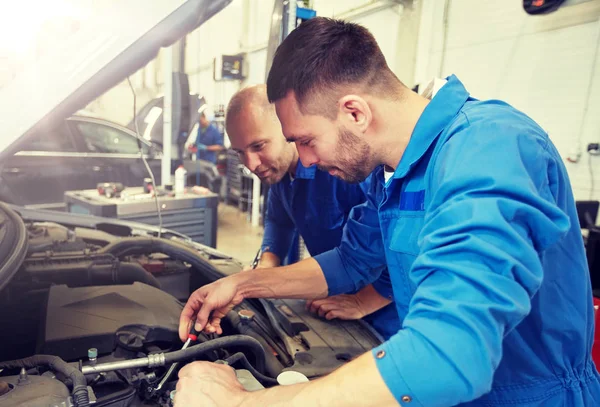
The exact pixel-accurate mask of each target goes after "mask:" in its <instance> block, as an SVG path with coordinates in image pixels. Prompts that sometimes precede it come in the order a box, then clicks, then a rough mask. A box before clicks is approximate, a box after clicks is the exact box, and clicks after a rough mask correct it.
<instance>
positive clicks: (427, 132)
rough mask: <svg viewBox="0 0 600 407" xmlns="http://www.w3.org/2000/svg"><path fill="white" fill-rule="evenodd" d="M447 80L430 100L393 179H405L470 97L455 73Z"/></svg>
mask: <svg viewBox="0 0 600 407" xmlns="http://www.w3.org/2000/svg"><path fill="white" fill-rule="evenodd" d="M446 79H447V80H448V82H447V83H446V84H445V85H444V86H442V88H441V89H440V90H439V91H438V93H437V94H436V95H435V97H434V98H433V99H432V100H431V102H429V104H428V105H427V107H426V108H425V110H424V111H423V113H422V114H421V117H420V118H419V120H418V121H417V125H416V126H415V128H414V130H413V132H412V135H411V137H410V141H409V142H408V146H406V150H405V151H404V154H402V158H401V159H400V163H399V164H398V167H396V170H395V171H394V175H393V178H403V177H405V176H406V174H408V172H409V171H410V169H411V168H412V167H413V166H414V165H415V164H416V163H417V162H418V161H419V160H420V159H421V157H423V155H424V154H425V153H426V152H427V150H428V149H429V146H430V145H431V144H432V143H433V141H434V140H435V139H436V138H437V136H438V135H439V134H440V133H441V132H442V131H443V130H444V128H445V127H446V126H447V125H448V123H450V121H451V120H452V118H454V116H456V114H457V113H458V112H459V111H460V109H461V108H462V107H463V105H464V104H465V102H466V101H467V100H468V99H469V92H467V90H466V89H465V87H464V85H463V84H462V82H461V81H460V80H459V79H458V78H457V77H456V76H455V75H451V76H449V77H448V78H446Z"/></svg>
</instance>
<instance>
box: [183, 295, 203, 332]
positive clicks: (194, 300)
mask: <svg viewBox="0 0 600 407" xmlns="http://www.w3.org/2000/svg"><path fill="white" fill-rule="evenodd" d="M201 297H202V293H200V292H198V291H196V292H194V293H192V295H191V296H190V298H189V299H188V301H187V303H186V304H185V307H183V311H181V316H180V317H179V339H181V340H182V341H183V342H185V340H186V339H187V336H188V333H189V332H190V328H191V327H192V325H191V322H192V320H193V319H194V316H195V315H196V313H197V312H198V310H199V309H200V308H201V307H202V299H201Z"/></svg>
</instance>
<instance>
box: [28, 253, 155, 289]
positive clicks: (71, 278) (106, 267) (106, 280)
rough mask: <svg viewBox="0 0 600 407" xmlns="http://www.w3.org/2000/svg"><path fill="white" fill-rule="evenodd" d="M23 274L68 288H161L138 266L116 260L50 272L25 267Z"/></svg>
mask: <svg viewBox="0 0 600 407" xmlns="http://www.w3.org/2000/svg"><path fill="white" fill-rule="evenodd" d="M57 267H58V268H57ZM25 272H26V273H28V274H31V275H35V277H36V279H37V280H41V281H51V282H53V283H54V284H67V285H68V286H69V287H81V286H91V285H114V284H133V283H135V282H136V281H139V282H141V283H144V284H148V285H151V286H152V287H156V288H161V286H160V282H159V281H158V280H157V279H156V277H154V276H153V275H152V274H150V273H149V272H147V271H146V269H144V268H143V267H142V266H141V265H140V264H137V263H127V262H120V261H118V260H116V259H115V260H114V261H112V262H110V263H104V264H97V263H94V262H93V261H92V262H90V261H80V262H73V263H72V264H65V265H61V266H54V267H52V269H51V270H44V269H31V268H27V267H25Z"/></svg>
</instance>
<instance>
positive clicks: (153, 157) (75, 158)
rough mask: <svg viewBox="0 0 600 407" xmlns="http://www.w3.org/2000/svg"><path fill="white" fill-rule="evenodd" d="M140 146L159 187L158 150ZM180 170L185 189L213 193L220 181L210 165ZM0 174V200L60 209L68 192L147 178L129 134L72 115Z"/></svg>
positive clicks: (189, 164)
mask: <svg viewBox="0 0 600 407" xmlns="http://www.w3.org/2000/svg"><path fill="white" fill-rule="evenodd" d="M140 144H141V147H142V151H143V153H144V155H145V156H146V159H147V161H148V165H149V166H150V168H151V169H152V172H153V173H154V176H155V178H156V182H157V183H158V184H161V183H162V180H161V158H162V148H161V146H160V145H158V144H156V143H153V142H150V141H147V140H144V139H141V140H140ZM173 164H174V163H173ZM184 166H185V168H186V169H187V171H188V184H189V185H195V184H199V185H202V186H206V187H208V188H209V189H211V190H213V191H217V192H218V191H219V189H220V182H221V176H220V175H219V173H218V171H217V169H216V166H215V165H214V164H212V163H209V162H206V161H192V160H185V162H184ZM0 170H1V175H0V199H1V200H3V201H5V202H10V203H14V204H18V205H41V207H44V208H52V207H58V208H60V207H62V205H63V204H62V202H63V199H64V198H63V197H64V192H65V191H68V190H78V189H92V188H95V187H96V184H98V183H100V182H121V183H122V184H123V185H124V186H126V187H128V186H141V185H142V184H143V181H144V178H147V177H148V172H147V170H146V168H145V166H144V163H143V162H142V160H141V158H140V154H139V146H138V139H137V137H136V134H135V132H133V131H131V130H130V129H128V128H126V127H123V126H120V125H118V124H116V123H112V122H109V121H107V120H103V119H98V118H92V117H85V116H72V117H70V118H69V119H67V120H65V121H63V122H62V123H60V125H59V126H58V127H55V128H54V129H52V130H48V131H44V132H38V133H36V134H34V135H33V136H32V137H29V138H28V139H27V142H26V143H25V144H24V145H22V146H21V147H20V148H19V151H17V152H15V153H14V154H13V155H12V157H10V158H8V159H6V160H4V161H3V162H2V163H1V164H0ZM197 175H199V176H197ZM198 180H199V181H200V182H197V181H198Z"/></svg>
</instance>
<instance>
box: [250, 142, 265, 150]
mask: <svg viewBox="0 0 600 407" xmlns="http://www.w3.org/2000/svg"><path fill="white" fill-rule="evenodd" d="M264 146H265V143H260V144H255V145H253V146H252V150H254V151H260V150H262V149H263V147H264Z"/></svg>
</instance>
